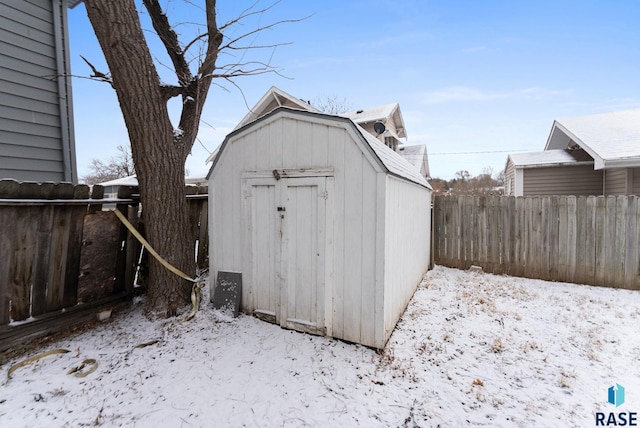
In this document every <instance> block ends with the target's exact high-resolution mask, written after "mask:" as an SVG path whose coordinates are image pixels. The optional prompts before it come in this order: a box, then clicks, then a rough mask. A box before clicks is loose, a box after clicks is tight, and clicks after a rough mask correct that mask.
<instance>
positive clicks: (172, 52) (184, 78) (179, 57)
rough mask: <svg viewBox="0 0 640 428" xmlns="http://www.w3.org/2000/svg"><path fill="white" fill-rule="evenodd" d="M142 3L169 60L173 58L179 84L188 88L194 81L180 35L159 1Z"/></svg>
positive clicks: (153, 0)
mask: <svg viewBox="0 0 640 428" xmlns="http://www.w3.org/2000/svg"><path fill="white" fill-rule="evenodd" d="M142 3H143V4H144V6H145V7H146V9H147V12H149V17H150V18H151V23H152V24H153V28H154V30H156V33H157V34H158V37H160V40H161V41H162V44H164V47H165V49H166V50H167V54H169V58H171V62H172V63H173V66H174V68H175V72H176V76H178V82H180V84H181V85H183V86H187V85H188V84H189V82H190V81H191V80H192V79H193V75H192V74H191V70H190V69H189V65H188V64H187V61H186V60H185V58H184V52H183V50H182V49H181V48H180V43H179V42H178V35H177V34H176V32H175V31H174V29H173V28H172V27H171V24H169V20H168V19H167V15H165V13H164V12H163V11H162V7H161V6H160V3H159V2H158V0H142Z"/></svg>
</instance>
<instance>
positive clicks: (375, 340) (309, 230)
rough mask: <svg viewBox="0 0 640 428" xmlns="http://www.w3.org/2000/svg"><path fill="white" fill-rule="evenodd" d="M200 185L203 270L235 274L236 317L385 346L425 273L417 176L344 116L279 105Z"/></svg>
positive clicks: (422, 188)
mask: <svg viewBox="0 0 640 428" xmlns="http://www.w3.org/2000/svg"><path fill="white" fill-rule="evenodd" d="M207 178H208V182H209V213H210V215H209V231H210V237H209V239H210V244H209V245H210V247H209V248H210V249H209V251H210V272H211V275H212V277H213V278H216V277H217V274H218V272H219V271H232V272H240V273H242V301H241V308H242V310H243V311H244V312H245V313H248V314H254V315H256V316H258V317H260V318H262V319H266V320H268V321H271V322H274V323H277V324H279V325H281V326H282V327H285V328H291V329H295V330H300V331H305V332H309V333H314V334H321V335H327V336H332V337H335V338H339V339H344V340H347V341H351V342H356V343H361V344H363V345H366V346H370V347H375V348H382V347H384V345H385V344H386V342H387V340H388V339H389V336H390V335H391V333H392V331H393V329H394V327H395V325H396V323H397V321H398V319H399V318H400V315H402V313H403V311H404V309H405V308H406V306H407V304H408V302H409V300H410V299H411V297H412V295H413V293H414V291H415V290H416V288H417V286H418V284H419V283H420V281H421V279H422V276H423V274H424V273H425V271H426V270H427V268H428V266H429V256H430V254H429V251H430V230H431V211H430V207H431V187H430V186H429V184H428V183H427V181H426V180H425V178H424V177H423V176H422V175H421V174H420V171H419V170H417V169H416V168H415V167H413V166H412V165H411V164H409V163H408V162H407V161H406V160H404V159H403V158H402V157H401V156H400V155H398V154H397V153H395V152H394V151H393V150H391V149H389V148H388V147H386V146H385V145H384V144H383V143H382V142H380V141H379V140H377V139H376V138H375V137H373V136H372V135H370V134H369V133H367V132H366V131H364V130H363V129H362V128H360V127H359V126H358V125H356V124H355V123H354V122H352V121H351V120H350V119H347V118H343V117H339V116H332V115H326V114H322V113H315V112H308V111H302V110H294V109H290V108H287V107H280V108H277V109H276V110H274V111H272V112H271V113H269V114H266V115H265V116H262V117H261V118H259V119H257V120H255V121H253V122H251V123H248V124H246V125H245V126H243V127H241V128H239V129H237V130H235V131H233V132H232V133H231V134H229V135H228V136H227V137H226V138H225V140H224V142H223V143H222V146H221V147H220V150H219V153H218V155H217V156H216V158H215V160H214V162H213V165H212V166H211V170H210V171H209V175H208V177H207ZM211 287H212V290H211V291H212V293H211V295H212V296H213V294H214V292H215V291H214V289H213V288H214V287H215V284H212V286H211Z"/></svg>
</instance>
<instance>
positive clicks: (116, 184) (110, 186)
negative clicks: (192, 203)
mask: <svg viewBox="0 0 640 428" xmlns="http://www.w3.org/2000/svg"><path fill="white" fill-rule="evenodd" d="M184 181H185V184H186V185H187V186H204V185H206V184H207V179H206V177H205V176H202V175H198V176H196V175H194V176H187V177H185V178H184ZM98 184H99V185H100V186H102V187H103V188H104V197H105V199H116V198H117V197H118V190H120V186H138V177H136V176H135V175H130V176H128V177H122V178H116V179H115V180H109V181H105V182H103V183H98Z"/></svg>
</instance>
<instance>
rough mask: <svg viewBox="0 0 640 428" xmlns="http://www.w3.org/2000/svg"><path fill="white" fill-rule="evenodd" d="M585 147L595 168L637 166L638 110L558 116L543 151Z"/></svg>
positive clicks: (639, 149) (639, 156) (639, 160)
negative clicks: (574, 146) (572, 146)
mask: <svg viewBox="0 0 640 428" xmlns="http://www.w3.org/2000/svg"><path fill="white" fill-rule="evenodd" d="M573 144H575V145H578V146H580V147H581V148H582V149H584V150H585V151H586V152H587V153H589V155H591V157H593V159H594V161H595V165H594V168H595V169H602V168H616V167H633V166H640V109H634V110H624V111H618V112H614V113H604V114H595V115H590V116H579V117H572V118H566V119H558V120H556V121H554V122H553V126H552V127H551V132H550V134H549V138H548V139H547V144H546V146H545V150H562V149H566V148H568V147H569V146H571V145H573Z"/></svg>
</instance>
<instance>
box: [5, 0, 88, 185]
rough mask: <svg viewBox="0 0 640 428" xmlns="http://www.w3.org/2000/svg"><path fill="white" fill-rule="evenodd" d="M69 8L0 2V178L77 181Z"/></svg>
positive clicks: (32, 1)
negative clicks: (0, 59) (68, 20)
mask: <svg viewBox="0 0 640 428" xmlns="http://www.w3.org/2000/svg"><path fill="white" fill-rule="evenodd" d="M76 3H77V1H76ZM68 5H69V4H68V3H67V0H0V57H1V58H2V61H1V62H0V179H4V178H12V179H15V180H18V181H54V182H61V181H66V182H73V183H75V182H77V172H76V160H75V158H76V153H75V141H74V132H73V108H72V101H71V65H70V61H69V39H68V24H67V7H68Z"/></svg>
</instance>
